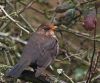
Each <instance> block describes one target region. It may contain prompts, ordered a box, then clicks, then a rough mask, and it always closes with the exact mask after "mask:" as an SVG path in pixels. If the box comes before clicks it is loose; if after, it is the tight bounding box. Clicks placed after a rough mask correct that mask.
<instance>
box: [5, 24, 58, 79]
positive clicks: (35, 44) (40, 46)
mask: <svg viewBox="0 0 100 83" xmlns="http://www.w3.org/2000/svg"><path fill="white" fill-rule="evenodd" d="M55 29H56V26H54V25H53V24H41V25H40V26H39V28H38V29H37V31H36V32H34V33H33V34H32V36H31V38H30V39H29V41H28V43H27V45H26V46H25V48H24V50H23V53H22V56H21V58H20V60H19V62H18V63H17V64H16V65H15V66H14V67H13V68H12V69H11V70H10V71H9V72H8V73H7V74H6V76H9V77H14V78H17V77H19V76H20V75H21V73H22V72H23V71H24V69H25V68H27V67H28V66H31V67H32V68H33V69H34V70H35V77H38V76H40V75H41V73H42V72H43V71H44V70H45V69H46V68H47V67H48V66H49V65H50V64H51V62H52V61H53V60H54V59H55V57H56V55H57V54H58V52H59V45H58V41H57V38H56V36H55V34H54V31H55Z"/></svg>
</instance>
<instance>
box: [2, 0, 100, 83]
mask: <svg viewBox="0 0 100 83" xmlns="http://www.w3.org/2000/svg"><path fill="white" fill-rule="evenodd" d="M96 1H97V3H96V6H95V5H94V4H95V2H96ZM98 2H99V3H98ZM99 6H100V1H99V0H0V81H1V82H3V83H5V80H4V79H3V76H4V74H5V72H6V70H7V69H9V68H11V67H12V66H13V65H15V64H16V63H17V61H18V60H19V58H20V57H21V53H22V50H23V48H24V46H25V44H26V43H27V40H28V39H29V38H30V36H31V33H32V32H35V30H36V29H37V28H38V26H39V25H40V24H42V23H46V22H53V23H54V24H55V25H57V26H58V28H59V30H58V32H56V35H57V38H58V41H59V45H60V48H61V49H62V50H64V52H66V53H61V54H59V55H58V56H57V58H56V60H55V61H54V62H53V64H51V66H50V67H49V68H50V69H49V71H48V74H50V75H51V76H54V77H55V79H54V80H53V83H84V81H86V74H87V71H88V69H89V65H90V64H91V58H92V56H93V50H94V34H95V33H94V30H90V29H86V28H84V18H85V17H86V16H88V15H89V14H92V16H95V17H96V18H97V19H96V20H97V23H96V35H95V54H94V55H95V56H94V58H93V59H94V60H93V62H94V63H93V64H94V66H95V63H96V65H97V66H96V69H95V72H94V75H93V78H92V83H100V57H99V56H100V8H99ZM96 8H97V12H96ZM60 29H61V31H60ZM61 81H62V82H61ZM15 83H17V82H15Z"/></svg>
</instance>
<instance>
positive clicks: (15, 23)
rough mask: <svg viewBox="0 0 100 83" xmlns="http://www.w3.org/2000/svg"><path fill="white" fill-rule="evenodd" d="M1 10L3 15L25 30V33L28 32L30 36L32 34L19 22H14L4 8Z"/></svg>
mask: <svg viewBox="0 0 100 83" xmlns="http://www.w3.org/2000/svg"><path fill="white" fill-rule="evenodd" d="M0 8H1V10H2V11H3V13H4V14H5V15H6V16H7V17H8V18H9V19H10V20H11V21H12V22H14V23H15V24H16V25H17V26H18V27H19V28H21V29H22V30H24V31H25V32H27V33H28V34H29V33H30V32H29V31H28V30H26V29H25V28H24V27H22V26H21V25H20V24H19V22H18V21H16V20H14V19H13V18H12V17H11V16H10V15H9V14H8V13H7V12H6V11H5V10H4V8H2V6H0Z"/></svg>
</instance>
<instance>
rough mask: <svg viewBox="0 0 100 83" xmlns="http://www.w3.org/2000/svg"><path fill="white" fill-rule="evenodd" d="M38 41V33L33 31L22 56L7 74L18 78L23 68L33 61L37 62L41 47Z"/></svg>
mask: <svg viewBox="0 0 100 83" xmlns="http://www.w3.org/2000/svg"><path fill="white" fill-rule="evenodd" d="M37 41H38V38H37V35H36V33H33V35H32V37H31V38H30V39H29V41H28V43H27V45H26V46H25V47H24V50H23V53H22V57H21V58H20V60H19V61H18V63H17V64H16V65H15V66H14V67H13V68H12V69H11V71H9V72H7V74H6V76H10V77H16V78H17V77H19V76H20V74H21V73H22V72H23V70H24V69H25V68H26V67H28V66H29V65H30V64H31V62H35V60H36V59H37V56H38V55H40V54H39V52H38V50H39V47H38V44H37Z"/></svg>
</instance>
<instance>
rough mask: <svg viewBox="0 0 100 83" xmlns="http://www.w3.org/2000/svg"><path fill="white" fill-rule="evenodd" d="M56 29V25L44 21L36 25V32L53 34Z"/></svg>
mask: <svg viewBox="0 0 100 83" xmlns="http://www.w3.org/2000/svg"><path fill="white" fill-rule="evenodd" d="M56 29H57V26H55V25H54V24H47V23H44V24H41V25H40V26H39V27H38V29H37V33H41V34H46V35H52V34H54V31H56Z"/></svg>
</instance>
